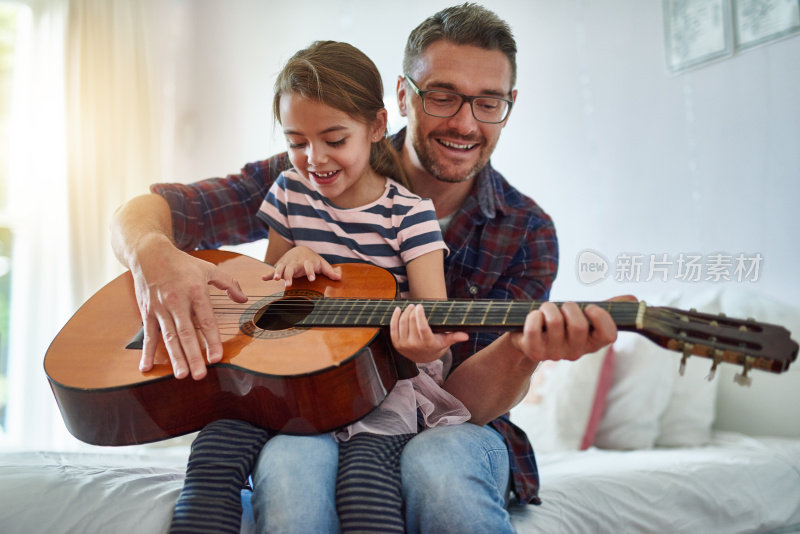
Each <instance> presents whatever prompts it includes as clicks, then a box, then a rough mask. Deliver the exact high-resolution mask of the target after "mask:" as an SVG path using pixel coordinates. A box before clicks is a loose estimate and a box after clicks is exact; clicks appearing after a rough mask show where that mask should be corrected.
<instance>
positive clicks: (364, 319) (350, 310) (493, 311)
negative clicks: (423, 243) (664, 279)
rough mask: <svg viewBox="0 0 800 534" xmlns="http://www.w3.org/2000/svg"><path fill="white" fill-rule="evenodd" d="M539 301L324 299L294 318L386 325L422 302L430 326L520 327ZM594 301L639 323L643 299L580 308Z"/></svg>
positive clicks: (633, 325)
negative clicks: (303, 315)
mask: <svg viewBox="0 0 800 534" xmlns="http://www.w3.org/2000/svg"><path fill="white" fill-rule="evenodd" d="M542 303H543V302H542V301H509V300H381V299H323V300H320V301H316V302H315V305H314V309H313V311H311V313H309V314H308V316H307V317H306V318H304V319H302V320H300V321H298V322H297V325H298V326H308V327H311V326H335V327H346V326H364V327H385V326H389V323H390V321H391V318H392V313H393V312H394V310H395V308H398V307H399V308H400V309H404V308H405V307H406V306H407V305H409V304H416V305H422V306H423V307H424V309H425V315H426V316H427V318H428V324H430V326H431V328H432V329H433V330H459V331H469V332H474V331H481V330H492V331H504V330H521V329H522V327H523V325H524V324H525V317H527V315H528V313H530V312H531V311H533V310H536V309H538V308H539V307H540V306H541V305H542ZM590 304H595V305H597V306H600V307H601V308H603V309H605V310H606V311H608V313H609V314H610V315H611V317H612V319H613V320H614V322H615V323H616V325H617V328H618V329H620V330H635V329H637V320H638V326H639V328H641V326H642V317H643V313H644V309H645V307H644V303H639V302H582V303H578V305H579V306H580V308H581V309H584V308H585V307H586V306H588V305H590Z"/></svg>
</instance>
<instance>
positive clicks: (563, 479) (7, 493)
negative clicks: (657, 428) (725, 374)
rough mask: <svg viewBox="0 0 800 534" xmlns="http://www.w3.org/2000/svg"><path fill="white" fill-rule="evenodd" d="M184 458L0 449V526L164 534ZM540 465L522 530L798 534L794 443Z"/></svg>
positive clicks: (515, 514) (741, 440) (557, 459)
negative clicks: (538, 484) (537, 495)
mask: <svg viewBox="0 0 800 534" xmlns="http://www.w3.org/2000/svg"><path fill="white" fill-rule="evenodd" d="M185 461H186V453H185V450H184V449H181V450H177V451H176V450H165V449H157V450H154V451H148V452H146V453H143V452H137V453H135V454H119V453H118V452H108V451H107V449H99V452H98V453H96V454H94V453H80V454H75V453H73V454H59V453H45V452H22V453H4V454H0V530H1V531H2V532H4V533H25V534H27V533H29V532H49V533H55V534H57V533H62V532H63V533H72V532H85V533H94V532H98V533H100V532H148V533H158V532H165V531H166V528H167V525H168V523H169V517H170V514H171V513H172V507H173V505H174V502H175V500H176V499H177V496H178V493H179V491H180V487H181V484H182V481H183V468H184V465H185ZM539 470H540V474H541V479H542V490H541V497H542V500H543V504H542V505H541V506H528V507H512V520H513V522H514V525H515V526H516V528H517V530H518V532H519V533H520V534H528V533H540V532H541V533H544V532H546V533H548V534H551V533H573V532H574V533H585V532H609V533H610V532H615V533H616V532H622V531H624V532H687V533H688V532H691V533H696V532H704V533H713V532H725V533H736V532H743V533H744V532H765V531H774V532H776V533H777V532H780V533H786V532H800V439H787V438H758V439H756V438H751V437H747V436H743V435H738V434H730V433H717V434H715V435H714V438H713V441H712V443H711V444H710V445H708V446H705V447H698V448H685V449H656V450H642V451H629V452H620V451H605V450H598V449H589V450H587V451H582V452H569V453H554V454H548V455H543V456H541V457H540V458H539ZM252 527H253V526H252V522H250V521H246V522H245V524H244V525H243V529H242V530H243V532H247V533H249V532H253V528H252Z"/></svg>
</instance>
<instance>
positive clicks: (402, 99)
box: [397, 76, 408, 117]
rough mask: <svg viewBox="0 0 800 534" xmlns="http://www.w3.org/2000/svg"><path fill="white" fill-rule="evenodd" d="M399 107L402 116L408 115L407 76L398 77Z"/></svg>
mask: <svg viewBox="0 0 800 534" xmlns="http://www.w3.org/2000/svg"><path fill="white" fill-rule="evenodd" d="M397 107H398V108H399V109H400V116H401V117H407V116H408V115H407V113H406V79H405V76H398V77H397Z"/></svg>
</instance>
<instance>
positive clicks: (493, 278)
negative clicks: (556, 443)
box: [150, 130, 558, 504]
mask: <svg viewBox="0 0 800 534" xmlns="http://www.w3.org/2000/svg"><path fill="white" fill-rule="evenodd" d="M404 139H405V130H401V131H400V132H399V133H397V134H396V135H395V136H394V138H393V139H392V142H393V144H394V145H395V148H397V149H398V150H401V149H402V145H403V141H404ZM290 167H291V163H290V162H289V157H288V155H287V154H286V153H283V154H279V155H277V156H274V157H272V158H270V159H268V160H264V161H259V162H256V163H250V164H248V165H245V167H244V168H243V169H242V171H241V174H233V175H229V176H227V177H225V178H211V179H208V180H203V181H201V182H196V183H193V184H188V185H184V184H154V185H152V186H151V187H150V190H151V192H153V193H158V194H160V195H162V196H163V197H164V198H165V199H166V200H167V202H168V203H169V205H170V208H171V210H172V226H173V232H174V239H175V243H176V245H177V246H178V247H179V248H181V249H183V250H193V249H197V248H218V247H219V246H221V245H233V244H238V243H245V242H249V241H255V240H257V239H262V238H265V237H267V228H266V227H265V225H264V224H263V223H262V222H261V221H260V220H258V219H257V218H256V216H255V214H256V213H257V212H258V208H259V206H260V205H261V202H262V200H264V197H265V196H266V194H267V191H268V190H269V188H270V186H271V185H272V182H273V181H274V180H275V178H277V176H278V174H279V173H280V172H281V171H283V170H286V169H288V168H290ZM444 239H445V242H446V243H447V246H448V247H449V248H450V254H448V255H447V257H446V258H445V260H444V269H445V279H446V282H447V292H448V296H449V297H450V298H454V299H463V298H467V299H470V298H472V299H482V298H488V299H498V300H502V299H526V300H529V299H535V300H546V299H547V298H548V296H549V294H550V286H551V285H552V283H553V279H554V278H555V275H556V270H557V266H558V243H557V240H556V232H555V227H554V226H553V222H552V221H551V219H550V217H549V216H548V215H547V214H546V213H545V212H544V211H542V209H541V208H540V207H539V206H538V205H537V204H536V203H535V202H534V201H533V200H531V199H530V198H528V197H526V196H524V195H522V194H521V193H520V192H519V191H517V190H516V189H514V187H512V186H511V185H510V184H509V183H508V182H507V181H506V180H505V178H503V176H502V175H500V173H498V172H497V171H495V170H494V169H493V168H492V166H491V164H488V165H486V167H484V168H483V169H482V170H481V172H480V173H478V175H477V176H476V178H475V190H474V192H473V194H472V195H470V196H469V197H468V198H467V200H466V201H465V202H464V204H463V205H462V206H461V208H460V209H459V210H458V212H457V213H456V214H455V215H454V216H453V218H452V220H451V222H450V225H449V227H448V228H447V231H446V232H445V235H444ZM497 337H498V334H496V333H486V332H481V333H474V334H471V335H470V339H469V340H468V341H465V342H463V343H459V344H456V345H454V346H453V369H455V368H456V367H457V366H458V365H459V364H460V363H461V362H463V361H464V360H465V359H467V358H469V357H470V356H471V355H472V354H474V353H476V352H477V351H479V350H480V349H482V348H484V347H486V346H487V345H489V344H490V343H491V342H492V341H494V340H495V339H496V338H497ZM490 425H491V426H492V427H493V428H494V429H495V430H497V431H498V432H499V433H500V434H501V435H502V436H503V437H504V439H505V441H506V445H507V447H508V450H509V458H510V463H511V474H512V488H513V490H514V492H515V493H516V495H517V498H518V501H519V502H520V503H532V504H539V503H540V500H539V497H538V491H539V475H538V471H537V467H536V460H535V458H534V455H533V448H532V447H531V444H530V442H529V441H528V438H527V436H526V435H525V433H524V432H523V431H522V430H521V429H520V428H518V427H517V426H515V425H514V424H512V423H511V421H510V420H509V416H508V414H505V415H503V416H501V417H498V418H497V419H495V420H494V421H492V422H491V423H490Z"/></svg>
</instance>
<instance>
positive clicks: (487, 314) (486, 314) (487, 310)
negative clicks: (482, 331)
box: [481, 300, 492, 325]
mask: <svg viewBox="0 0 800 534" xmlns="http://www.w3.org/2000/svg"><path fill="white" fill-rule="evenodd" d="M491 309H492V301H491V300H489V301H487V302H486V312H484V314H483V318H481V325H485V324H486V317H488V316H489V310H491Z"/></svg>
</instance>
